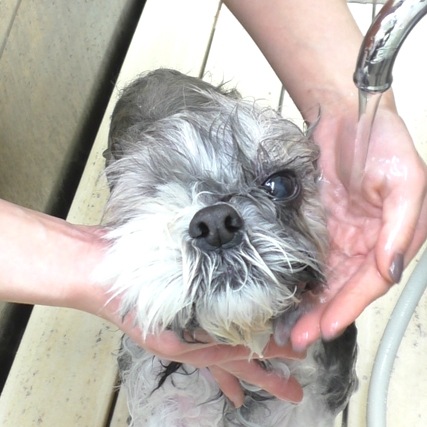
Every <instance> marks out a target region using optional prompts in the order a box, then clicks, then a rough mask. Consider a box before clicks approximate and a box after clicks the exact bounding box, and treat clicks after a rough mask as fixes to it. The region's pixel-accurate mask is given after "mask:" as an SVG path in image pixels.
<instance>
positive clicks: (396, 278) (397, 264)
mask: <svg viewBox="0 0 427 427" xmlns="http://www.w3.org/2000/svg"><path fill="white" fill-rule="evenodd" d="M388 272H389V274H390V277H391V279H392V280H393V283H399V282H400V280H401V278H402V273H403V254H401V253H397V254H396V255H395V256H394V258H393V261H392V263H391V266H390V268H389V270H388Z"/></svg>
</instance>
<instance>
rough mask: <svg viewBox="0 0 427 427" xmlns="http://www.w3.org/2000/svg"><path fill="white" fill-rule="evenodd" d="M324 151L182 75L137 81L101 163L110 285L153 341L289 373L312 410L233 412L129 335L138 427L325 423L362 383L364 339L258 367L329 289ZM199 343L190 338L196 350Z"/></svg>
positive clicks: (272, 406)
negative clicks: (210, 343)
mask: <svg viewBox="0 0 427 427" xmlns="http://www.w3.org/2000/svg"><path fill="white" fill-rule="evenodd" d="M318 156H319V150H318V148H317V146H316V145H315V144H314V143H313V142H312V141H311V140H310V138H309V136H307V135H305V134H303V133H302V132H301V131H300V130H299V129H298V128H297V127H296V126H295V125H293V124H292V123H291V122H289V121H287V120H285V119H283V118H282V117H281V116H280V115H279V114H278V113H276V112H274V111H272V110H271V109H265V108H260V107H258V106H257V105H256V104H255V103H254V102H249V101H245V100H242V99H241V98H240V96H239V94H238V93H237V92H236V91H235V90H232V91H226V90H225V89H224V88H223V87H222V86H220V87H214V86H212V85H210V84H208V83H206V82H204V81H202V80H200V79H196V78H193V77H189V76H186V75H183V74H181V73H179V72H177V71H173V70H166V69H160V70H156V71H153V72H150V73H148V74H146V75H144V76H142V77H140V78H138V79H137V80H136V81H135V82H133V83H132V84H130V85H129V86H128V87H127V88H126V89H125V90H124V91H123V92H122V95H121V97H120V99H119V101H118V103H117V105H116V107H115V110H114V113H113V116H112V122H111V130H110V136H109V148H108V150H107V152H106V158H107V168H106V174H107V178H108V181H109V185H110V189H111V196H110V199H109V202H108V205H107V207H106V213H105V219H104V223H105V225H106V226H107V227H108V228H109V232H108V234H107V237H106V238H107V239H108V240H109V243H110V247H109V251H108V253H107V255H106V259H105V263H104V264H103V266H102V282H103V283H104V284H106V285H107V286H108V287H109V291H110V292H111V295H112V297H114V296H117V295H120V296H121V299H122V306H121V313H122V315H123V316H126V315H127V314H129V313H130V312H132V313H135V316H136V322H137V324H138V325H139V326H140V327H141V330H142V331H143V332H144V333H160V332H162V331H165V330H169V331H173V332H174V333H176V334H177V335H178V336H179V337H181V339H183V340H185V341H188V342H192V340H193V337H195V336H197V332H198V331H204V333H207V334H208V335H209V336H210V337H211V338H212V339H213V340H216V341H217V342H218V343H226V344H229V345H231V346H235V345H244V346H247V347H248V348H249V349H250V350H251V351H252V354H253V357H254V358H255V359H256V360H257V361H258V362H257V363H260V364H261V365H262V366H263V367H264V368H265V369H266V370H267V371H277V372H280V373H281V374H283V375H285V376H290V375H293V376H295V377H296V378H297V380H298V381H299V382H300V384H301V385H302V386H303V389H304V398H303V401H302V402H301V403H300V404H298V405H294V404H291V403H287V402H284V401H279V400H278V399H276V398H274V397H273V396H271V395H269V394H268V393H266V392H265V391H263V390H260V389H257V388H256V387H254V386H252V385H250V384H245V383H243V382H242V387H243V388H244V390H245V396H246V397H245V403H244V405H243V406H242V407H241V408H238V409H236V408H234V407H233V405H232V404H231V403H230V402H229V401H228V400H227V399H226V398H225V397H224V395H223V394H222V393H221V391H220V389H219V387H218V385H217V383H216V382H215V381H214V380H213V378H212V376H211V375H210V372H209V369H207V368H206V369H196V368H194V367H191V366H187V365H181V364H178V363H175V362H170V361H167V360H160V359H159V358H157V357H156V356H153V355H152V354H149V353H148V352H146V351H145V350H143V349H142V348H139V347H138V346H137V345H136V344H134V343H133V342H132V341H131V340H130V339H129V338H124V340H123V347H122V350H121V356H120V358H119V365H120V368H121V374H122V381H123V385H124V387H125V388H126V390H127V396H128V404H129V410H130V421H129V422H130V424H131V425H132V426H138V427H139V426H152V427H204V426H205V427H217V426H218V427H219V426H223V427H226V426H246V427H253V426H260V427H276V426H290V427H302V426H304V427H315V426H332V425H333V422H334V418H335V416H336V415H337V414H338V413H339V412H340V411H341V410H342V409H343V408H344V407H345V406H346V404H347V402H348V399H349V397H350V395H351V394H352V392H353V390H354V388H355V385H356V377H355V373H354V364H355V358H356V356H355V355H356V330H355V327H354V326H351V327H350V328H349V329H348V330H347V331H346V332H345V333H344V334H343V335H342V336H341V337H340V338H338V339H337V340H335V341H332V342H322V341H319V342H318V343H316V344H315V345H313V346H312V348H311V349H310V350H309V352H308V355H307V357H306V358H305V359H304V360H299V361H289V360H288V361H287V360H278V359H274V360H268V361H267V360H263V359H262V357H261V358H260V357H259V356H262V353H263V349H264V347H265V345H266V343H267V342H268V340H269V339H270V338H271V337H273V339H275V340H276V342H277V343H279V344H285V343H286V342H287V341H288V338H289V335H290V330H291V328H292V326H293V325H294V324H295V322H296V320H297V319H298V318H299V316H300V315H301V314H302V313H304V312H305V311H306V310H309V308H310V303H309V302H308V301H310V295H313V294H315V293H316V292H318V291H319V290H320V289H321V288H322V286H324V282H325V279H324V261H325V254H326V252H327V240H328V239H327V232H326V226H325V220H324V215H323V210H322V206H321V204H320V201H319V194H318V193H319V190H318V186H319V170H318V167H317V161H318ZM193 342H194V341H193Z"/></svg>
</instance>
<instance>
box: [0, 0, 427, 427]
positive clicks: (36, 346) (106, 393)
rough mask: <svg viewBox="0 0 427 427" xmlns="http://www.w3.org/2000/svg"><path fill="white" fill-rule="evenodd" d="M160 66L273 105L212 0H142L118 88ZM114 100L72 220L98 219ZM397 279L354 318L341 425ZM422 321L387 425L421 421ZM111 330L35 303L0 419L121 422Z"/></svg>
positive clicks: (241, 42) (415, 109)
mask: <svg viewBox="0 0 427 427" xmlns="http://www.w3.org/2000/svg"><path fill="white" fill-rule="evenodd" d="M351 7H352V10H353V12H354V14H355V16H356V17H357V20H358V22H360V24H361V27H362V29H363V30H366V27H367V25H369V21H370V18H371V6H370V5H368V4H352V5H351ZM165 10H167V11H168V13H164V12H165ZM195 16H197V18H198V19H194V17H195ZM426 36H427V22H424V23H423V22H421V23H420V24H419V25H418V27H417V28H416V29H415V30H414V33H413V34H411V35H410V36H409V38H408V40H407V41H406V42H405V45H404V46H403V48H402V52H401V53H400V54H399V58H398V60H397V61H396V66H395V72H394V75H395V85H394V90H395V93H396V97H397V101H398V105H399V107H400V112H401V115H402V117H403V118H404V119H405V120H406V122H407V125H408V128H409V130H410V132H411V134H412V135H413V138H414V140H415V141H416V144H417V147H418V148H419V151H420V154H421V155H423V156H424V159H427V120H426V118H427V102H425V103H423V102H422V101H423V98H424V97H423V96H417V94H418V93H426V92H427V90H426V89H427V87H426V83H425V78H424V77H423V76H425V75H426V71H427V70H426V66H425V65H424V64H423V63H422V62H420V55H419V53H420V52H423V55H424V50H425V49H423V43H424V40H425V39H426ZM159 66H163V67H173V68H177V69H179V70H181V71H183V72H186V73H190V74H193V75H196V76H197V75H199V76H201V75H206V76H207V78H209V79H211V80H212V81H214V82H216V81H221V80H224V79H225V80H231V82H232V84H236V85H237V87H238V88H239V90H240V91H241V92H242V94H243V95H245V96H251V97H254V98H257V99H259V98H261V99H263V100H264V102H266V103H269V104H271V105H273V106H277V105H278V103H279V99H280V95H281V84H280V82H279V81H278V79H277V77H276V76H275V75H274V73H273V72H272V70H271V69H270V67H269V65H268V64H267V62H266V61H265V59H264V58H263V57H262V55H261V53H260V52H259V51H258V49H257V48H256V46H255V45H254V43H253V42H252V41H251V40H250V38H249V37H248V35H247V34H246V33H245V32H244V30H243V29H242V28H241V27H240V25H239V24H238V23H237V22H236V21H235V19H234V18H233V17H232V15H231V14H230V13H229V12H228V11H227V10H226V9H225V8H223V7H222V8H221V9H219V1H218V0H204V1H203V2H200V0H180V1H179V2H177V1H175V0H148V2H147V4H146V7H145V10H144V12H143V16H142V18H141V22H140V25H139V26H138V29H137V31H136V33H135V36H134V41H133V43H132V45H131V47H130V49H129V52H128V56H127V58H126V61H125V63H124V66H123V68H122V71H121V74H120V78H119V86H123V84H125V83H126V82H127V81H129V80H130V79H131V78H132V77H133V76H135V75H137V74H138V73H140V72H142V71H144V70H149V69H153V68H156V67H159ZM113 98H114V99H115V97H113ZM114 99H113V100H112V101H111V103H110V105H109V107H108V109H107V112H106V114H105V117H104V121H103V123H102V125H101V127H100V130H99V133H98V137H97V140H96V142H95V146H94V150H93V151H92V154H91V157H90V159H89V162H88V166H87V168H86V170H85V173H84V175H83V178H82V182H81V186H80V188H79V191H78V193H77V195H76V198H75V201H74V204H73V206H72V209H71V212H70V216H69V219H70V220H71V221H75V222H84V223H88V224H94V223H98V222H99V219H100V216H101V212H102V205H103V202H104V200H105V196H106V192H105V183H104V182H103V180H102V179H100V178H99V176H100V174H101V170H102V166H103V160H102V156H101V153H102V151H103V149H104V147H105V144H106V140H107V138H106V135H107V132H108V120H109V117H110V114H111V108H112V106H113V105H114V102H115V101H114ZM285 99H286V103H285V106H284V108H283V114H284V115H285V116H287V117H290V118H294V119H295V120H297V121H298V120H299V118H298V112H297V111H296V109H295V107H293V106H292V104H291V103H290V102H289V99H288V98H287V97H286V96H285ZM419 99H420V101H418V100H419ZM385 143H386V142H385ZM407 275H408V273H407ZM407 275H406V276H405V279H406V278H407ZM403 286H404V284H403V283H402V285H400V286H398V287H395V288H393V289H392V290H391V291H390V293H389V294H388V295H387V296H386V297H384V298H383V299H381V300H380V301H378V302H376V303H375V304H374V305H372V306H371V307H370V308H369V309H368V310H366V312H365V313H364V314H363V315H362V317H361V318H360V320H359V330H360V332H359V343H360V352H359V353H360V356H359V363H358V372H359V377H360V388H359V391H358V392H357V394H356V395H355V396H354V398H353V400H352V402H351V404H350V421H349V426H350V427H363V426H365V425H366V421H365V412H366V395H367V388H368V384H369V378H370V372H371V367H372V363H373V359H374V356H375V352H376V348H377V345H378V342H379V339H380V337H381V334H382V330H383V329H384V325H385V323H386V321H387V319H388V317H389V315H390V312H391V310H392V308H393V306H394V302H395V301H396V298H397V296H398V294H399V292H400V290H401V289H402V287H403ZM426 319H427V300H426V299H425V298H423V300H422V301H421V303H420V305H419V307H418V309H417V313H416V315H415V317H414V320H413V322H412V323H411V327H410V329H409V330H408V332H407V334H406V336H405V338H404V341H403V343H402V346H401V349H400V350H399V354H398V357H397V360H396V365H395V369H394V372H393V376H392V378H391V387H390V393H389V406H388V426H389V427H401V426H411V427H421V426H425V425H427V413H425V411H424V410H423V408H424V407H425V405H426V403H427V361H426V360H425V354H427V329H426V326H425V325H426V323H427V322H426ZM119 335H120V333H118V332H117V331H115V330H113V329H112V328H111V327H110V326H108V325H106V324H104V323H103V322H101V321H99V320H98V319H96V318H94V317H91V316H88V315H85V314H81V313H77V312H74V311H71V310H64V309H56V308H43V307H37V308H36V309H35V311H34V313H33V316H32V319H31V320H30V324H29V326H28V329H27V333H26V336H25V337H24V340H23V343H22V347H21V349H20V351H19V353H18V356H17V359H16V363H15V365H14V367H13V370H12V372H11V374H10V379H9V382H8V383H7V385H6V388H5V391H4V393H3V395H2V396H1V398H0V424H1V425H2V426H4V427H15V426H18V425H19V426H22V427H27V426H28V427H29V426H33V425H39V426H45V427H52V426H61V427H62V426H64V427H71V426H73V427H74V426H79V427H81V426H88V427H97V426H107V425H109V426H112V427H119V426H121V427H124V426H125V425H126V423H125V420H126V409H125V404H124V401H123V399H122V397H121V396H119V399H118V401H116V400H115V397H116V396H115V394H114V391H113V386H114V384H115V381H116V368H115V360H114V352H115V350H116V349H117V347H118V337H119ZM310 427H311V426H310ZM313 427H314V426H313Z"/></svg>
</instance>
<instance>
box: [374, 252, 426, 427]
mask: <svg viewBox="0 0 427 427" xmlns="http://www.w3.org/2000/svg"><path fill="white" fill-rule="evenodd" d="M426 288H427V249H426V250H425V251H424V253H423V255H422V256H421V259H420V260H419V261H418V264H417V266H416V267H415V269H414V271H413V273H412V275H411V277H410V278H409V280H408V282H407V284H406V286H405V289H404V290H403V291H402V294H401V295H400V298H399V300H398V301H397V303H396V306H395V307H394V310H393V313H392V315H391V317H390V320H389V321H388V324H387V326H386V328H385V331H384V335H383V337H382V339H381V342H380V345H379V347H378V351H377V355H376V358H375V362H374V367H373V370H372V375H371V381H370V384H369V393H368V409H367V427H385V426H386V423H387V393H388V387H389V383H390V376H391V371H392V368H393V363H394V360H395V358H396V354H397V351H398V349H399V346H400V343H401V341H402V338H403V335H404V333H405V331H406V329H407V327H408V324H409V321H410V320H411V317H412V315H413V313H414V311H415V309H416V307H417V304H418V302H419V301H420V299H421V297H422V296H423V293H424V291H425V289H426Z"/></svg>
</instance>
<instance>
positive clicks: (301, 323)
mask: <svg viewBox="0 0 427 427" xmlns="http://www.w3.org/2000/svg"><path fill="white" fill-rule="evenodd" d="M325 308H326V305H325V304H319V305H317V306H314V307H312V309H311V310H310V311H309V312H308V313H306V314H304V315H303V316H302V317H301V318H300V319H298V322H297V323H296V324H295V326H294V327H293V328H292V331H291V337H290V339H291V343H292V348H293V349H294V350H295V351H297V352H298V351H300V352H302V351H304V350H306V349H307V347H308V346H310V345H311V344H313V343H314V342H315V341H317V340H318V339H319V338H320V336H321V332H320V319H321V316H322V313H323V311H324V310H325Z"/></svg>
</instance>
